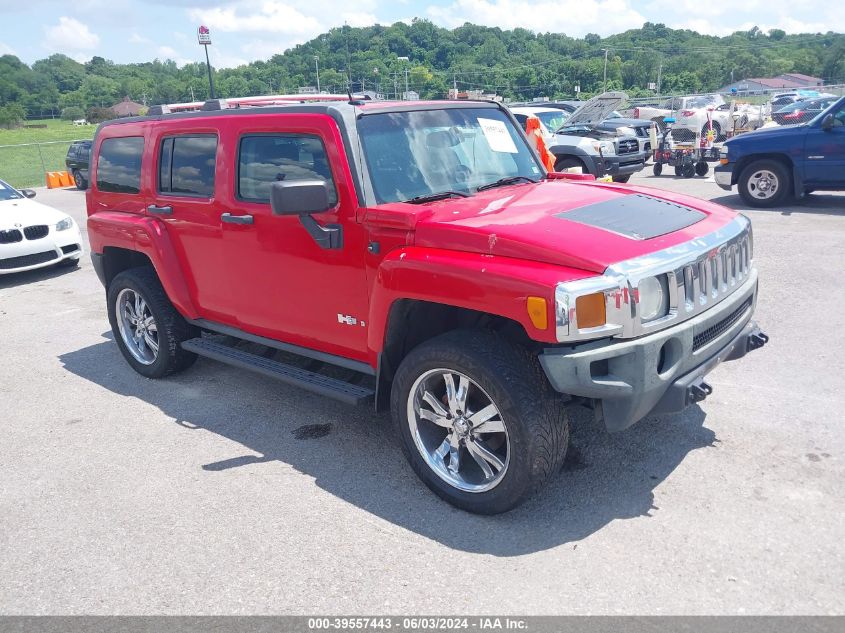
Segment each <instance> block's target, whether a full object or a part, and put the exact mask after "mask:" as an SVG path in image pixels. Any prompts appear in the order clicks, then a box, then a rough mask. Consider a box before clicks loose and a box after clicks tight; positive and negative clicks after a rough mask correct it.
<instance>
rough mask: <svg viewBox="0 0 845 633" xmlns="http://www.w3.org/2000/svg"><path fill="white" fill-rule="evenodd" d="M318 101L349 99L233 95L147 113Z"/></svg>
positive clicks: (160, 107) (169, 105)
mask: <svg viewBox="0 0 845 633" xmlns="http://www.w3.org/2000/svg"><path fill="white" fill-rule="evenodd" d="M353 99H355V100H356V101H357V100H363V101H366V100H369V96H367V95H353ZM319 101H349V95H340V94H295V95H262V96H259V97H233V98H231V99H210V100H209V101H191V102H187V103H167V104H161V105H154V106H151V107H150V109H149V110H148V112H147V114H148V115H152V116H155V115H163V114H173V113H176V112H199V111H203V112H212V111H216V110H230V109H233V108H260V107H267V106H279V105H293V104H296V103H312V102H319Z"/></svg>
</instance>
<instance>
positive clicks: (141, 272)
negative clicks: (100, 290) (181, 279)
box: [107, 268, 199, 378]
mask: <svg viewBox="0 0 845 633" xmlns="http://www.w3.org/2000/svg"><path fill="white" fill-rule="evenodd" d="M107 301H108V314H109V323H110V324H111V328H112V332H113V333H114V340H115V341H116V342H117V346H118V347H119V348H120V352H121V353H122V354H123V356H124V358H126V360H127V362H128V363H129V364H130V365H131V366H132V368H133V369H134V370H135V371H137V372H138V373H139V374H141V375H142V376H146V377H147V378H161V377H163V376H166V375H168V374H172V373H175V372H178V371H182V370H183V369H187V368H188V367H190V366H191V365H193V364H194V361H196V358H197V357H196V354H192V353H190V352H186V351H185V350H183V349H182V342H183V341H186V340H188V339H190V338H194V337H195V336H198V335H199V333H198V330H197V328H195V327H193V326H192V325H190V324H189V323H188V322H187V321H185V319H184V318H183V317H182V315H181V314H179V313H178V312H177V311H176V308H174V307H173V304H172V303H170V300H169V299H168V298H167V295H166V294H165V292H164V288H162V286H161V282H160V281H159V280H158V277H157V276H156V274H155V271H154V270H153V269H152V268H132V269H130V270H125V271H123V272H122V273H120V274H118V275H117V276H116V277H115V278H114V279H113V280H112V282H111V283H110V284H109V289H108V293H107Z"/></svg>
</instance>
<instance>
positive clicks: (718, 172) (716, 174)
mask: <svg viewBox="0 0 845 633" xmlns="http://www.w3.org/2000/svg"><path fill="white" fill-rule="evenodd" d="M733 173H734V168H733V165H731V164H730V163H728V164H727V165H717V166H716V168H715V169H714V170H713V179H714V180H715V181H716V184H717V185H719V186H720V187H721V188H722V189H724V190H725V191H730V190H731V187H732V186H733Z"/></svg>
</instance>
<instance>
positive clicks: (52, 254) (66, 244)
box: [0, 223, 82, 275]
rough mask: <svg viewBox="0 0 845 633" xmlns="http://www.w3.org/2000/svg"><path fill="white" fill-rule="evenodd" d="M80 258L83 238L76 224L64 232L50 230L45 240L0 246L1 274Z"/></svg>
mask: <svg viewBox="0 0 845 633" xmlns="http://www.w3.org/2000/svg"><path fill="white" fill-rule="evenodd" d="M81 255H82V235H81V233H80V231H79V226H78V225H77V224H76V223H74V225H73V226H72V227H71V228H69V229H66V230H64V231H56V230H55V229H54V228H52V227H51V228H50V232H49V233H48V234H47V236H46V237H43V238H40V239H35V240H28V239H24V240H21V241H20V242H14V243H12V244H0V275H6V274H11V273H21V272H25V271H27V270H35V269H37V268H44V267H46V266H52V265H53V264H57V263H58V262H60V261H62V260H64V259H79V258H80V256H81Z"/></svg>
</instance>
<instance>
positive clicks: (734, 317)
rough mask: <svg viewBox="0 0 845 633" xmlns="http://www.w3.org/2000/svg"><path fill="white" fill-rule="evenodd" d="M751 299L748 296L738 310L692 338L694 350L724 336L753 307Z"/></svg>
mask: <svg viewBox="0 0 845 633" xmlns="http://www.w3.org/2000/svg"><path fill="white" fill-rule="evenodd" d="M751 299H752V298H751V297H748V299H746V300H745V301H743V302H742V304H741V305H740V306H739V307H738V308H737V309H736V310H734V311H733V312H731V313H730V314H729V315H728V316H726V317H725V318H724V319H722V320H721V321H719V322H718V323H716V324H715V325H711V326H710V327H709V328H707V329H706V330H704V331H703V332H699V333H698V334H696V335H695V336H694V337H693V339H692V351H693V352H697V351H698V350H700V349H701V348H702V347H704V346H706V345H709V344H710V343H712V342H713V341H715V340H716V339H717V338H719V337H720V336H722V334H724V333H725V332H727V331H728V330H730V329H731V328H732V327H733V326H734V325H736V322H737V321H739V320H740V319H741V318H742V317H743V315H744V314H745V313H746V312H747V311H748V309H749V308H750V307H751Z"/></svg>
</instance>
